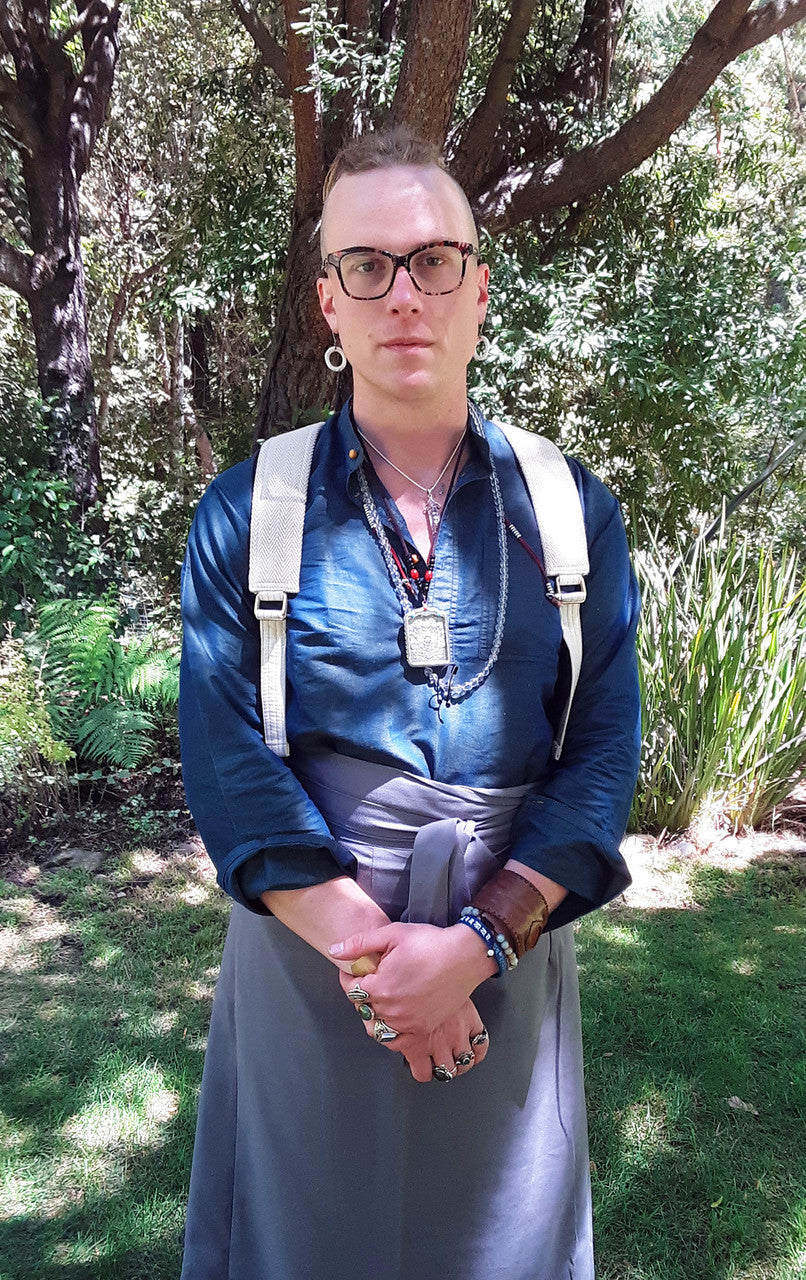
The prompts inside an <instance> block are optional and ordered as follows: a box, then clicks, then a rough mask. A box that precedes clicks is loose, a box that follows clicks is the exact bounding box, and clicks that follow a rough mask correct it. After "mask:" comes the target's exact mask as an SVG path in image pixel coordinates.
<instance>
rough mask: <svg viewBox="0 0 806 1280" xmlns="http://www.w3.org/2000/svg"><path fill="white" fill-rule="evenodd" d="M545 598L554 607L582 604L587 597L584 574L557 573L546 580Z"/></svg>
mask: <svg viewBox="0 0 806 1280" xmlns="http://www.w3.org/2000/svg"><path fill="white" fill-rule="evenodd" d="M546 596H547V597H548V599H549V600H551V602H552V604H556V605H564V604H582V602H583V601H584V600H586V599H587V596H588V589H587V587H586V586H585V577H584V574H581V573H557V574H555V575H554V577H553V578H546Z"/></svg>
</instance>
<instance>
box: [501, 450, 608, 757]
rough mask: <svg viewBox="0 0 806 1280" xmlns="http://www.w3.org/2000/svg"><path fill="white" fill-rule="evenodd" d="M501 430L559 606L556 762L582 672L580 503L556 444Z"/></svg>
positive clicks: (584, 545)
mask: <svg viewBox="0 0 806 1280" xmlns="http://www.w3.org/2000/svg"><path fill="white" fill-rule="evenodd" d="M501 430H502V431H503V433H504V435H505V436H506V438H507V440H508V441H509V443H510V444H511V445H512V449H513V451H514V453H515V457H516V458H517V459H518V463H519V465H520V468H521V471H522V472H523V478H524V480H525V481H526V487H527V489H528V490H529V497H530V498H531V501H532V506H533V507H534V512H535V519H536V520H537V527H538V530H539V531H540V541H541V543H542V545H543V560H544V563H545V568H546V578H547V583H548V596H549V599H551V600H553V601H554V603H555V604H556V605H558V606H559V610H560V625H561V627H562V633H563V640H564V641H565V645H566V648H567V649H568V656H569V658H570V660H571V687H570V689H569V691H568V698H567V700H566V703H565V707H564V708H563V713H562V716H561V718H560V724H559V728H558V730H557V735H556V737H555V739H554V744H553V746H552V751H553V754H554V759H555V760H559V758H560V755H561V753H562V749H563V742H564V741H565V731H566V729H567V728H568V717H569V716H570V714H571V704H572V702H573V700H574V693H575V692H576V687H577V683H578V681H579V673H580V670H581V668H582V618H581V606H582V603H583V601H584V599H585V596H586V594H587V592H586V588H585V577H586V575H587V574H588V573H589V572H590V563H589V561H588V540H587V536H586V534H585V521H584V518H583V514H582V503H581V502H580V499H579V493H578V491H577V487H576V484H575V483H574V477H573V475H572V474H571V469H570V467H569V466H568V463H567V462H566V460H565V458H564V457H563V455H562V453H561V452H560V450H559V449H558V448H557V446H556V444H554V443H553V442H552V441H551V440H547V439H546V438H545V436H538V435H534V434H533V433H532V432H531V431H524V430H523V429H522V428H521V427H509V426H506V427H505V426H502V427H501Z"/></svg>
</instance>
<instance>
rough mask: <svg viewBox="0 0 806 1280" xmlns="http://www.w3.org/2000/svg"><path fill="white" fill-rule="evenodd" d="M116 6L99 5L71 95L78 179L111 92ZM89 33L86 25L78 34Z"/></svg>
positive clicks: (116, 2) (116, 43) (115, 53)
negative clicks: (101, 13) (89, 41)
mask: <svg viewBox="0 0 806 1280" xmlns="http://www.w3.org/2000/svg"><path fill="white" fill-rule="evenodd" d="M91 3H92V0H91ZM118 6H119V0H114V3H112V4H103V5H101V6H100V7H101V8H102V9H103V10H104V14H103V17H102V18H101V17H100V15H99V18H98V19H93V24H92V25H93V35H92V42H91V43H90V45H89V48H88V50H87V53H86V57H85V59H84V66H83V68H82V71H81V74H80V76H79V77H78V80H77V81H76V85H75V88H74V89H73V93H72V104H71V118H70V141H71V144H72V148H73V154H74V156H75V163H76V173H77V176H78V178H79V179H80V178H81V177H82V176H83V174H84V173H85V172H86V170H87V167H88V165H89V162H90V158H91V156H92V152H93V149H94V147H95V143H96V141H97V138H98V133H99V131H100V128H101V125H102V124H103V122H104V119H105V118H106V111H107V108H108V106H109V98H110V96H111V93H112V82H113V80H114V76H115V66H116V64H117V60H118V52H119V41H118V20H119V17H120V12H119V7H118ZM89 33H90V27H89V25H88V26H87V27H85V28H84V31H83V32H82V35H83V37H84V39H85V40H87V39H88V38H89Z"/></svg>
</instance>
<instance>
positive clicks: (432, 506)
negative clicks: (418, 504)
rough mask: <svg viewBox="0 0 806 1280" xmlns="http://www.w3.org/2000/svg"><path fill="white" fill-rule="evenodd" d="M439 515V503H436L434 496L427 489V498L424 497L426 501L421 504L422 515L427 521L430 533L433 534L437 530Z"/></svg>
mask: <svg viewBox="0 0 806 1280" xmlns="http://www.w3.org/2000/svg"><path fill="white" fill-rule="evenodd" d="M441 514H442V513H441V511H440V508H439V503H438V502H437V500H436V499H435V497H434V495H433V494H432V493H431V490H430V489H429V490H428V496H427V497H426V500H425V502H424V503H423V515H424V516H425V518H426V520H427V521H428V525H429V528H430V529H431V531H432V533H435V532H436V530H437V529H438V528H439V521H440V516H441Z"/></svg>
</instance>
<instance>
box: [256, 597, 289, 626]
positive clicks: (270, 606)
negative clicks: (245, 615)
mask: <svg viewBox="0 0 806 1280" xmlns="http://www.w3.org/2000/svg"><path fill="white" fill-rule="evenodd" d="M287 614H288V595H287V593H286V592H285V591H257V592H255V617H256V618H257V619H258V621H259V622H283V621H284V619H285V618H286V616H287Z"/></svg>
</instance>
